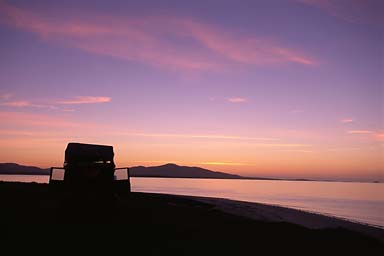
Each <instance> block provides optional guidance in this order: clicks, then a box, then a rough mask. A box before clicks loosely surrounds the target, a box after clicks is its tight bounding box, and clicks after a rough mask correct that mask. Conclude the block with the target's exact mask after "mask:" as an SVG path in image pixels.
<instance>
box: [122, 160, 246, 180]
mask: <svg viewBox="0 0 384 256" xmlns="http://www.w3.org/2000/svg"><path fill="white" fill-rule="evenodd" d="M129 171H130V174H131V176H132V177H166V178H215V179H242V178H244V177H242V176H240V175H234V174H229V173H224V172H215V171H210V170H207V169H204V168H200V167H189V166H179V165H176V164H165V165H160V166H151V167H144V166H136V167H132V168H130V170H129Z"/></svg>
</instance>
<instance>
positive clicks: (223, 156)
mask: <svg viewBox="0 0 384 256" xmlns="http://www.w3.org/2000/svg"><path fill="white" fill-rule="evenodd" d="M48 3H49V4H48ZM219 3H220V1H218V2H216V4H215V1H212V3H209V4H207V3H204V1H197V2H194V3H180V2H177V1H175V2H172V3H171V4H169V5H165V4H162V3H159V2H156V1H155V2H153V3H152V4H148V3H146V4H144V3H141V2H130V3H121V2H115V1H111V3H109V4H108V5H105V4H97V5H96V4H95V5H93V4H92V2H91V1H89V2H88V1H84V2H82V3H77V2H76V1H67V2H62V1H43V0H38V1H34V2H33V3H32V2H30V1H22V0H20V1H15V2H11V1H0V17H1V18H0V33H1V38H2V40H1V42H0V45H1V47H0V48H1V50H0V51H1V55H2V56H3V57H2V58H1V60H0V66H1V69H0V117H1V120H3V121H2V123H1V124H0V142H1V144H2V147H1V149H0V161H1V162H17V163H20V164H28V165H36V166H41V167H49V166H60V165H62V163H63V156H64V150H65V147H66V145H67V143H68V142H84V143H100V144H108V145H113V146H114V148H115V153H116V162H117V164H118V165H119V166H127V165H128V166H134V165H145V166H149V165H160V164H165V163H168V162H172V163H177V164H182V165H193V166H201V167H206V168H208V169H212V170H217V171H226V172H231V173H236V174H240V175H248V176H263V177H296V178H324V179H327V178H337V179H352V178H358V179H362V180H372V179H382V174H383V169H384V168H383V160H382V159H383V145H384V144H383V143H384V137H383V134H384V127H383V126H384V124H383V119H384V118H383V116H384V115H383V109H384V107H383V97H384V93H383V83H382V69H380V63H381V65H382V60H381V59H380V56H381V55H380V54H381V53H382V50H383V49H382V47H383V45H384V44H383V39H382V37H379V36H377V35H379V34H380V33H382V32H383V31H382V25H383V24H384V23H383V20H382V18H380V15H378V13H379V12H378V9H380V8H382V7H383V6H382V4H380V3H379V1H371V0H370V1H353V2H352V3H351V4H345V2H343V1H333V0H328V1H314V0H310V1H309V0H286V1H281V3H279V4H274V3H271V2H269V1H240V2H237V1H228V2H226V4H220V8H217V4H219ZM201 8H203V9H204V10H205V11H204V12H202V11H201V10H202V9H201Z"/></svg>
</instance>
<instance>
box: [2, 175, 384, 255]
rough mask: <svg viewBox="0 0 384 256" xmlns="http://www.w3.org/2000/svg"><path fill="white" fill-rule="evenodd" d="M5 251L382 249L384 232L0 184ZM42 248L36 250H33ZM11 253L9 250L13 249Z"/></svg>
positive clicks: (257, 210)
mask: <svg viewBox="0 0 384 256" xmlns="http://www.w3.org/2000/svg"><path fill="white" fill-rule="evenodd" d="M0 202H1V220H2V232H1V236H2V237H1V241H2V244H3V248H6V247H9V248H11V249H12V251H13V252H14V253H17V252H18V251H19V250H28V252H30V253H31V250H35V249H37V251H48V252H54V253H56V252H62V253H65V252H66V253H71V254H73V253H76V252H80V250H81V251H83V250H84V249H85V250H86V252H87V254H89V253H90V252H94V251H96V252H98V253H101V252H102V251H101V250H107V251H106V252H107V254H108V255H109V254H111V253H119V254H121V253H122V252H123V253H124V254H131V255H256V254H261V255H264V254H267V253H268V254H272V255H273V254H279V255H282V254H287V255H288V254H290V255H291V254H293V255H295V254H296V255H297V254H299V255H308V254H312V255H314V254H321V255H324V254H328V255H334V254H336V253H342V254H343V255H344V254H346V253H360V254H363V255H381V253H383V252H384V243H383V240H382V239H381V240H380V238H382V234H383V233H382V229H375V228H373V227H369V226H365V225H361V224H356V223H351V222H347V221H343V220H339V219H335V218H330V217H326V216H321V215H318V214H311V213H307V212H302V211H298V210H293V209H288V208H283V207H276V206H269V205H263V204H256V203H247V202H237V201H231V200H225V199H213V198H202V197H189V196H174V195H163V194H149V193H131V194H127V195H121V196H119V197H114V198H113V200H101V199H100V200H99V199H98V200H92V201H84V200H80V199H79V198H73V197H62V196H60V195H58V194H54V193H52V192H50V191H49V188H48V185H46V184H36V183H12V182H0ZM36 245H37V248H36ZM9 248H8V249H9Z"/></svg>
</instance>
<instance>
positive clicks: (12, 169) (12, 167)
mask: <svg viewBox="0 0 384 256" xmlns="http://www.w3.org/2000/svg"><path fill="white" fill-rule="evenodd" d="M0 174H23V175H49V169H42V168H39V167H35V166H25V165H19V164H15V163H0Z"/></svg>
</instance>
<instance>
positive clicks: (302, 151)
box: [275, 149, 313, 153]
mask: <svg viewBox="0 0 384 256" xmlns="http://www.w3.org/2000/svg"><path fill="white" fill-rule="evenodd" d="M275 151H278V152H296V153H313V151H312V150H301V149H280V150H275Z"/></svg>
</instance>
